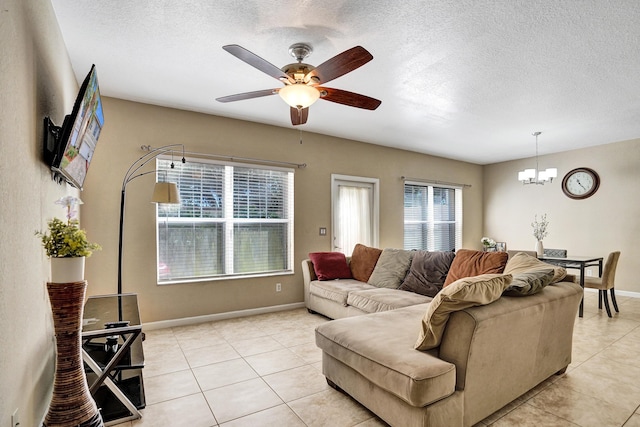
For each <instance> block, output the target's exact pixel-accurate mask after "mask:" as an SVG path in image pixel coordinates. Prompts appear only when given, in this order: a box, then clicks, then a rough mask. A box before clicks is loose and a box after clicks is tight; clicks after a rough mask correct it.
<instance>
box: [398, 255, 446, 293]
mask: <svg viewBox="0 0 640 427" xmlns="http://www.w3.org/2000/svg"><path fill="white" fill-rule="evenodd" d="M455 256H456V254H455V252H428V251H416V252H415V253H414V254H413V259H412V260H411V268H409V273H408V274H407V277H405V279H404V281H403V282H402V284H401V285H400V287H399V288H398V289H401V290H403V291H410V292H415V293H416V294H420V295H425V296H428V297H435V296H436V294H437V293H438V292H440V289H442V285H444V281H445V280H446V278H447V273H449V268H450V267H451V263H452V262H453V258H454V257H455Z"/></svg>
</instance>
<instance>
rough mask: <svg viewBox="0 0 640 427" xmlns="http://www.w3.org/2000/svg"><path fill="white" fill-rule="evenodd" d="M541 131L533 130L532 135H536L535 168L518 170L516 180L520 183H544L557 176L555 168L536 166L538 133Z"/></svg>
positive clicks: (551, 180)
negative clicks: (541, 168)
mask: <svg viewBox="0 0 640 427" xmlns="http://www.w3.org/2000/svg"><path fill="white" fill-rule="evenodd" d="M541 133H542V132H534V133H533V134H532V135H533V136H535V137H536V168H535V169H525V170H523V171H520V172H518V180H519V181H521V182H522V184H524V185H526V184H537V185H544V184H546V183H547V181H548V182H553V178H556V177H557V176H558V169H556V168H547V169H545V170H543V171H541V170H540V169H539V168H538V135H540V134H541Z"/></svg>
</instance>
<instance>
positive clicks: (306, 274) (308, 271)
mask: <svg viewBox="0 0 640 427" xmlns="http://www.w3.org/2000/svg"><path fill="white" fill-rule="evenodd" d="M302 279H303V281H304V304H305V305H306V306H307V307H308V306H309V285H310V284H311V281H312V280H318V278H317V277H316V272H315V271H314V270H313V263H312V262H311V260H310V259H308V258H307V259H304V260H302Z"/></svg>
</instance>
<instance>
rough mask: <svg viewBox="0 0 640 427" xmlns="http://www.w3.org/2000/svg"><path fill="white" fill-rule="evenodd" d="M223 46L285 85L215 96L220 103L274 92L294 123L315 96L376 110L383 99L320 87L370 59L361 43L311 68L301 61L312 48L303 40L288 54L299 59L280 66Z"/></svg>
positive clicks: (303, 116) (302, 119)
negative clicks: (284, 103)
mask: <svg viewBox="0 0 640 427" xmlns="http://www.w3.org/2000/svg"><path fill="white" fill-rule="evenodd" d="M222 48H223V49H224V50H226V51H227V52H229V53H230V54H232V55H233V56H235V57H237V58H238V59H240V60H241V61H244V62H246V63H247V64H249V65H251V66H252V67H255V68H257V69H258V70H260V71H262V72H263V73H266V74H268V75H270V76H271V77H273V78H275V79H277V80H280V81H281V82H282V83H283V84H284V87H282V88H276V89H265V90H258V91H254V92H245V93H238V94H235V95H229V96H223V97H221V98H216V100H217V101H219V102H233V101H240V100H243V99H251V98H259V97H262V96H269V95H275V94H276V93H277V94H279V95H280V96H281V97H282V99H284V101H285V102H286V103H287V104H289V106H290V107H291V109H290V110H291V123H292V124H293V125H294V126H295V125H302V124H305V123H306V122H307V118H308V117H309V106H310V105H311V104H313V103H314V102H316V101H317V100H318V99H324V100H326V101H331V102H336V103H338V104H343V105H348V106H350V107H357V108H363V109H365V110H375V109H376V108H378V106H379V105H380V104H381V103H382V101H380V100H378V99H375V98H371V97H369V96H365V95H361V94H358V93H354V92H348V91H346V90H341V89H334V88H330V87H325V86H321V85H324V84H326V83H328V82H330V81H331V80H333V79H336V78H338V77H340V76H343V75H345V74H347V73H349V72H351V71H353V70H355V69H356V68H359V67H361V66H363V65H364V64H366V63H367V62H369V61H371V60H372V59H373V56H372V55H371V54H370V53H369V52H368V51H367V50H366V49H365V48H363V47H362V46H356V47H353V48H351V49H349V50H346V51H344V52H342V53H340V54H338V55H336V56H334V57H333V58H331V59H329V60H327V61H325V62H323V63H322V64H320V65H318V66H317V67H314V66H313V65H309V64H305V63H303V62H302V61H303V60H304V59H305V58H306V57H307V56H309V54H311V52H312V51H313V49H312V48H311V46H309V45H308V44H306V43H296V44H293V45H291V46H290V47H289V53H290V54H291V56H293V57H294V58H295V59H296V60H297V61H298V62H295V63H292V64H289V65H285V66H284V67H282V68H278V67H276V66H275V65H273V64H271V63H270V62H268V61H266V60H264V59H262V58H261V57H259V56H258V55H256V54H255V53H252V52H250V51H248V50H247V49H245V48H243V47H242V46H239V45H237V44H231V45H226V46H223V47H222Z"/></svg>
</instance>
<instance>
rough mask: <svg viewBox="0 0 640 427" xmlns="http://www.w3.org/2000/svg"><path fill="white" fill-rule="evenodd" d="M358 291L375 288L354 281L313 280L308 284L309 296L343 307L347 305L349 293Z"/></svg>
mask: <svg viewBox="0 0 640 427" xmlns="http://www.w3.org/2000/svg"><path fill="white" fill-rule="evenodd" d="M360 289H375V287H374V286H371V285H369V284H366V283H363V282H360V281H358V280H355V279H341V280H327V281H320V280H314V281H312V282H311V283H310V284H309V293H310V294H312V295H315V296H318V297H320V298H324V299H328V300H330V301H335V302H337V303H339V304H341V305H343V306H345V307H346V305H347V297H348V296H349V292H352V291H357V290H360Z"/></svg>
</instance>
